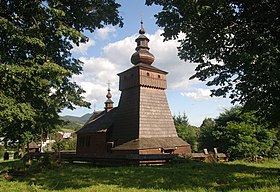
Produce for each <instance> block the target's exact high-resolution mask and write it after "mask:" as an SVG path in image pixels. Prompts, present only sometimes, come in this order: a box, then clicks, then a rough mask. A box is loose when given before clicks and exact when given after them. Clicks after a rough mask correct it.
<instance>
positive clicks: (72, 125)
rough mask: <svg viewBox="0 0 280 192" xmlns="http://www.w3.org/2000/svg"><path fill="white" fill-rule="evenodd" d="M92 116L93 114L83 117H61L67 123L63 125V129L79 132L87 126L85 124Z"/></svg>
mask: <svg viewBox="0 0 280 192" xmlns="http://www.w3.org/2000/svg"><path fill="white" fill-rule="evenodd" d="M90 116H91V114H90V113H87V114H85V115H83V116H81V117H77V116H71V115H66V116H61V117H60V118H61V119H62V120H64V121H66V124H65V125H63V129H71V130H74V131H77V130H79V129H80V128H81V127H82V126H83V125H84V124H85V122H86V121H87V120H88V119H89V118H90Z"/></svg>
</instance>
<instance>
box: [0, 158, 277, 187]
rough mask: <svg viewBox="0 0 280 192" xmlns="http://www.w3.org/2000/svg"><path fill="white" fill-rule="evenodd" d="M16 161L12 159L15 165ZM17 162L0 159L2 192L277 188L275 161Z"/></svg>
mask: <svg viewBox="0 0 280 192" xmlns="http://www.w3.org/2000/svg"><path fill="white" fill-rule="evenodd" d="M19 163H20V162H19V161H18V162H17V164H19ZM17 164H16V163H15V162H2V163H0V167H1V168H2V169H1V170H3V171H2V172H1V173H0V186H1V190H2V191H22V192H23V191H32V190H33V191H39V192H43V191H64V192H70V191H71V192H78V191H80V192H89V191H112V192H121V191H124V192H154V191H156V192H167V191H168V192H175V191H176V192H178V191H188V192H206V191H207V192H209V191H210V192H211V191H212V192H214V191H232V192H238V191H244V192H251V191H272V192H273V191H275V192H276V191H279V190H280V187H279V181H278V179H279V171H280V170H279V167H280V164H279V161H271V162H270V161H268V162H264V163H248V162H242V161H239V162H231V163H203V162H195V161H189V160H184V161H179V162H176V161H175V162H172V163H171V164H167V165H164V166H159V167H145V166H142V167H135V166H128V167H95V166H91V165H90V164H62V165H60V166H59V167H57V166H42V165H44V164H42V163H40V162H38V163H37V162H32V164H31V166H30V167H29V169H27V170H26V171H25V172H22V171H21V170H22V169H21V167H20V166H18V165H17ZM47 165H48V164H47ZM15 167H17V169H16V170H14V169H15ZM36 167H39V168H37V169H36ZM7 171H8V174H7ZM5 176H6V178H7V179H8V177H7V176H12V177H13V182H9V181H7V179H6V178H5Z"/></svg>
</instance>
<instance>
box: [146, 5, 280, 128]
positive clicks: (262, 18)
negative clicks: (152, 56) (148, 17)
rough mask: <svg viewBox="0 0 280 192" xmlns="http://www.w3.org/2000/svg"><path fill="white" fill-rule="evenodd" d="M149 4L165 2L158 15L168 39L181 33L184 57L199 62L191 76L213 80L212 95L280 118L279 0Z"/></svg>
mask: <svg viewBox="0 0 280 192" xmlns="http://www.w3.org/2000/svg"><path fill="white" fill-rule="evenodd" d="M146 4H147V5H151V4H157V5H162V6H163V7H162V11H161V12H160V13H158V14H157V15H156V18H157V24H158V25H159V26H160V27H163V28H164V33H163V36H164V37H165V40H170V39H178V40H179V42H180V46H179V48H178V49H179V57H180V58H181V59H183V60H190V61H192V62H196V63H199V65H198V67H197V68H196V74H195V75H193V76H192V77H191V78H198V79H199V80H201V81H208V83H207V85H209V86H214V89H213V90H212V95H213V96H223V97H225V96H229V97H230V98H231V99H232V101H233V102H239V103H241V104H245V107H246V109H249V110H256V111H257V112H258V116H260V117H261V118H262V117H265V118H267V119H269V120H270V121H271V122H273V123H274V125H277V124H278V123H279V120H280V118H279V117H280V116H279V114H280V64H279V61H280V54H279V47H280V44H279V43H280V39H279V38H280V36H279V32H280V23H279V20H278V19H277V18H278V16H279V15H280V6H279V2H278V1H276V0H260V1H234V0H229V1H216V0H207V1H163V0H146ZM180 33H183V34H184V35H185V36H184V37H182V36H179V34H180ZM179 37H180V38H181V39H179Z"/></svg>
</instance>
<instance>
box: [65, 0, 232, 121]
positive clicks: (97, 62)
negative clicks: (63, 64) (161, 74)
mask: <svg viewBox="0 0 280 192" xmlns="http://www.w3.org/2000/svg"><path fill="white" fill-rule="evenodd" d="M117 2H118V3H120V4H121V7H120V8H119V12H120V15H121V16H122V17H123V19H124V20H123V22H124V26H123V28H120V27H118V26H111V25H110V26H105V27H104V28H102V29H98V30H96V31H95V32H94V33H88V32H86V35H87V36H88V37H89V41H88V42H87V43H86V44H81V45H80V46H79V47H76V46H74V48H73V50H72V54H73V56H74V57H75V58H79V59H80V60H81V61H83V63H84V64H83V72H82V74H80V75H74V76H73V79H72V81H74V82H76V83H77V84H78V85H80V86H81V87H82V88H83V89H84V90H85V91H86V93H84V94H83V96H84V97H85V100H86V101H88V102H90V103H91V108H90V109H88V108H84V107H77V108H76V109H75V110H73V111H72V110H69V109H65V110H63V111H62V113H61V115H63V116H65V115H73V116H82V115H84V114H86V113H92V112H93V111H99V110H104V102H105V100H106V97H105V96H106V94H107V89H108V82H110V88H111V93H112V100H113V101H114V106H117V105H118V102H119V97H120V91H119V90H118V85H119V79H118V75H117V74H118V73H120V72H123V71H125V70H126V69H128V68H130V67H132V66H133V65H132V64H131V62H130V57H131V55H132V54H133V53H134V52H135V48H136V43H135V39H136V38H137V37H138V35H139V34H138V31H139V29H140V21H141V19H142V20H143V22H144V28H145V31H146V34H145V35H146V36H147V37H148V38H149V39H150V42H149V47H150V52H151V53H152V54H153V55H154V56H155V61H154V63H153V64H152V65H153V66H155V67H157V68H159V69H162V70H164V71H167V72H168V75H167V90H166V95H167V100H168V104H169V107H170V110H171V113H172V115H179V114H183V113H186V115H187V116H188V119H189V122H190V124H191V125H195V126H200V125H201V123H202V121H203V120H204V119H205V118H215V117H217V116H218V115H219V114H220V113H221V112H223V111H224V110H225V109H229V108H230V107H232V104H231V103H230V100H229V99H227V98H221V97H210V94H211V92H210V90H211V89H213V88H211V87H208V86H206V85H205V82H201V81H198V80H197V79H194V80H189V77H190V76H192V75H193V74H194V73H195V71H194V70H195V68H196V66H197V64H196V63H190V62H188V61H182V60H180V59H179V58H178V56H177V54H178V50H177V47H178V46H179V43H178V42H177V40H170V41H165V42H164V41H163V37H162V36H161V34H162V33H163V29H162V28H160V27H158V26H157V24H156V18H155V17H154V15H155V14H156V13H158V12H159V11H161V7H160V6H155V5H153V6H146V5H145V0H130V1H127V0H117Z"/></svg>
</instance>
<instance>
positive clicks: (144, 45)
mask: <svg viewBox="0 0 280 192" xmlns="http://www.w3.org/2000/svg"><path fill="white" fill-rule="evenodd" d="M139 34H140V35H139V37H138V38H137V39H136V40H135V42H136V43H137V47H136V48H135V51H136V52H135V53H134V54H133V55H132V56H131V59H130V61H131V63H132V64H134V65H137V64H138V63H145V64H148V65H151V64H152V63H153V62H154V60H155V57H154V56H153V54H151V53H150V52H149V49H150V48H149V47H148V43H149V39H148V38H147V37H146V36H145V35H144V34H145V29H144V27H143V22H142V21H141V29H140V30H139Z"/></svg>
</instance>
